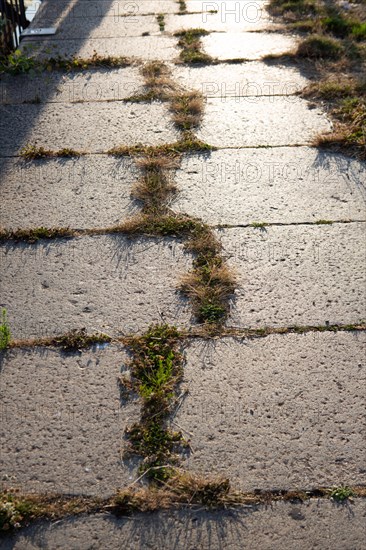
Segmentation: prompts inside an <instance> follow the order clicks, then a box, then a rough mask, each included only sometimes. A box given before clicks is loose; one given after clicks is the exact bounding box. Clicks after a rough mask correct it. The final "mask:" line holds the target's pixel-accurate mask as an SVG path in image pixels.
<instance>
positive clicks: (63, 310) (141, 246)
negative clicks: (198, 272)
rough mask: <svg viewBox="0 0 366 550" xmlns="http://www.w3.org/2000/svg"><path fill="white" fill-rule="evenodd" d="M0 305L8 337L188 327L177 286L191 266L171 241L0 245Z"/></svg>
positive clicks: (88, 239)
mask: <svg viewBox="0 0 366 550" xmlns="http://www.w3.org/2000/svg"><path fill="white" fill-rule="evenodd" d="M0 260H1V265H2V271H3V273H2V279H1V282H0V284H1V290H2V296H3V298H2V300H3V301H2V305H3V306H4V307H6V308H7V311H8V318H9V324H10V327H11V331H12V337H13V338H32V337H38V336H49V335H55V334H63V333H65V332H67V331H68V330H70V329H73V328H81V327H86V328H87V329H88V331H89V332H95V331H100V332H106V333H107V334H111V335H112V336H114V335H118V334H122V333H125V334H128V333H134V332H138V331H139V332H143V331H144V330H146V329H147V328H148V327H149V326H150V325H151V324H152V323H161V322H166V323H168V324H172V325H174V324H177V325H178V326H181V327H182V326H186V325H187V324H188V323H189V319H190V316H191V311H190V307H189V305H188V304H187V302H186V301H185V300H184V299H183V298H182V297H181V296H180V294H179V292H178V290H177V286H178V285H179V281H180V279H181V277H182V275H183V274H184V273H185V272H186V271H187V270H188V269H190V267H191V259H190V257H189V256H188V255H187V254H185V253H184V252H183V245H182V244H178V243H177V242H176V241H174V240H172V239H164V240H163V239H160V240H159V239H142V238H141V239H133V240H131V239H128V238H127V237H124V236H122V235H109V236H95V237H81V238H77V239H72V240H65V239H61V240H56V241H53V242H47V241H40V242H39V243H38V244H36V245H25V244H18V245H14V244H13V245H12V244H10V243H9V244H3V245H2V246H1V247H0Z"/></svg>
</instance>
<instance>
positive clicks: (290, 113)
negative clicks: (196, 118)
mask: <svg viewBox="0 0 366 550" xmlns="http://www.w3.org/2000/svg"><path fill="white" fill-rule="evenodd" d="M238 99H239V101H238ZM289 120H291V124H289V122H288V121H289ZM331 128H332V124H331V122H330V121H329V120H328V119H327V117H326V115H325V114H324V112H323V111H322V110H320V109H318V108H310V104H309V103H308V102H307V101H305V100H304V99H301V98H299V97H257V98H245V97H242V98H232V97H230V98H223V99H219V98H208V99H207V102H206V105H205V110H204V115H203V121H202V125H201V127H200V129H199V130H198V132H197V135H198V137H199V138H200V139H202V140H203V141H206V142H207V143H210V144H211V145H215V146H216V147H258V146H278V145H307V144H309V143H311V142H312V141H313V139H314V138H315V137H316V136H317V135H318V134H320V133H324V132H329V131H330V130H331Z"/></svg>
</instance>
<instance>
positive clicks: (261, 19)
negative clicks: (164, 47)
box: [165, 2, 281, 33]
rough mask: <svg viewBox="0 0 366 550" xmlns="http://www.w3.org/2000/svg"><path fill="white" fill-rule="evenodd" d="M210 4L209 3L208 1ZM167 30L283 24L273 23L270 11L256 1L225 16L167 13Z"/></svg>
mask: <svg viewBox="0 0 366 550" xmlns="http://www.w3.org/2000/svg"><path fill="white" fill-rule="evenodd" d="M207 4H208V3H207ZM165 22H166V23H165V31H167V32H177V31H180V30H186V29H204V30H206V31H209V32H210V31H218V32H230V33H235V32H247V31H262V30H268V28H271V29H278V28H280V27H281V26H280V25H278V24H276V23H273V22H272V21H271V19H270V17H269V14H268V12H267V11H266V10H265V9H263V7H262V6H260V5H258V4H257V3H256V2H248V3H246V4H245V5H242V9H241V11H240V13H239V16H238V14H233V15H232V16H231V17H230V16H229V14H228V15H227V16H226V17H223V14H222V13H220V11H218V13H207V12H206V11H204V12H203V13H199V14H198V13H197V14H187V15H167V16H166V17H165Z"/></svg>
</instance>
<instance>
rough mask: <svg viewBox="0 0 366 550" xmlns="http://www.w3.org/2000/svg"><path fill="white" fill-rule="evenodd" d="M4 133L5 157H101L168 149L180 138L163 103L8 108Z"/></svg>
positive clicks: (1, 117) (0, 113)
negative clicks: (32, 151) (52, 153)
mask: <svg viewBox="0 0 366 550" xmlns="http://www.w3.org/2000/svg"><path fill="white" fill-rule="evenodd" d="M55 128H57V132H56V131H55ZM0 133H1V134H2V135H3V136H4V138H3V139H2V142H1V147H0V155H1V156H9V155H17V154H19V153H20V150H21V149H22V148H23V147H24V146H25V145H27V144H32V145H36V146H37V147H41V146H42V147H45V148H46V149H51V150H59V149H63V148H64V147H70V148H72V149H76V150H77V151H83V152H89V153H95V152H98V153H102V152H105V151H107V150H109V149H111V148H112V147H115V146H117V145H133V144H137V143H144V144H146V145H159V144H162V143H169V142H171V141H176V140H177V139H178V135H179V134H178V132H177V131H176V130H174V128H173V124H172V122H171V121H170V116H169V113H168V109H167V107H166V106H165V105H163V104H161V103H159V102H155V103H149V104H136V103H119V102H106V103H94V102H82V103H70V104H66V103H63V104H54V103H49V104H48V103H47V104H46V105H44V104H34V105H33V104H26V105H3V106H0Z"/></svg>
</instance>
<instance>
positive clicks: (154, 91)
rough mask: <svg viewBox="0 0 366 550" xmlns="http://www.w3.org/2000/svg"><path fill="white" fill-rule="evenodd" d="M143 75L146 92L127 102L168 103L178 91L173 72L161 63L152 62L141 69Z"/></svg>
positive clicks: (128, 99) (134, 96)
mask: <svg viewBox="0 0 366 550" xmlns="http://www.w3.org/2000/svg"><path fill="white" fill-rule="evenodd" d="M141 74H142V76H143V77H144V80H145V89H146V91H145V92H143V93H141V94H136V95H133V96H131V97H129V98H127V99H126V101H132V102H135V103H137V102H143V101H154V100H157V101H168V100H169V99H170V97H171V95H172V93H173V92H174V91H175V89H176V85H175V83H174V82H173V80H172V79H171V71H170V69H169V68H168V67H167V66H166V65H165V63H163V62H161V61H150V62H149V63H146V64H145V65H143V66H142V68H141Z"/></svg>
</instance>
